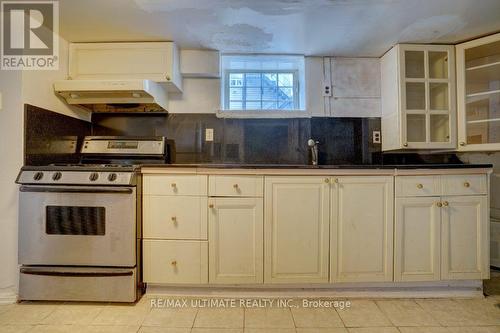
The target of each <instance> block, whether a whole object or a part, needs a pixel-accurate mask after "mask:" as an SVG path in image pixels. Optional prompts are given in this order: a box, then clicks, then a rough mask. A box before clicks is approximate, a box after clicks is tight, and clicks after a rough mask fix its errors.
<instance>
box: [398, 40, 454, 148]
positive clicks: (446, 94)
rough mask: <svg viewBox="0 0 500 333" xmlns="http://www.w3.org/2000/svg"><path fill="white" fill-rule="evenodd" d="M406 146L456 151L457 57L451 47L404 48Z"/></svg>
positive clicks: (401, 61)
mask: <svg viewBox="0 0 500 333" xmlns="http://www.w3.org/2000/svg"><path fill="white" fill-rule="evenodd" d="M399 52H400V53H399V58H400V84H401V86H400V91H401V113H402V117H401V122H402V124H401V128H402V132H403V136H402V138H403V142H402V144H403V147H405V148H412V149H419V148H455V146H456V130H455V121H456V117H455V113H456V108H455V104H456V103H455V86H454V85H455V74H454V73H455V64H454V59H455V54H454V48H453V46H448V45H400V47H399Z"/></svg>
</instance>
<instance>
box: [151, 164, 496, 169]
mask: <svg viewBox="0 0 500 333" xmlns="http://www.w3.org/2000/svg"><path fill="white" fill-rule="evenodd" d="M141 167H142V168H147V167H153V168H157V167H159V168H210V169H315V170H321V169H461V168H463V169H470V168H492V167H493V165H492V164H391V165H389V164H388V165H378V164H341V165H302V164H231V163H229V164H213V163H193V164H144V165H141Z"/></svg>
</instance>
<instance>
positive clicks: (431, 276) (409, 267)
mask: <svg viewBox="0 0 500 333" xmlns="http://www.w3.org/2000/svg"><path fill="white" fill-rule="evenodd" d="M440 200H441V198H440V197H421V198H397V199H396V223H395V246H394V280H395V281H436V280H439V279H440V275H441V272H440V267H441V265H440V260H441V257H440V252H441V208H440V207H438V205H437V203H439V202H440Z"/></svg>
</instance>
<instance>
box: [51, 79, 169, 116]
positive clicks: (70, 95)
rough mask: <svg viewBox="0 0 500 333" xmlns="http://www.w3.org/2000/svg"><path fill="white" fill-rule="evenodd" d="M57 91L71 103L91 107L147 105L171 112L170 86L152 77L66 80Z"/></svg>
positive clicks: (56, 86) (149, 107)
mask: <svg viewBox="0 0 500 333" xmlns="http://www.w3.org/2000/svg"><path fill="white" fill-rule="evenodd" d="M54 90H55V92H56V93H57V94H59V95H60V96H62V97H63V98H64V99H65V100H66V102H67V103H68V104H76V105H82V106H87V107H89V108H92V106H103V105H116V106H118V107H119V106H120V105H123V106H126V105H147V106H148V109H149V110H151V111H164V112H166V111H167V102H168V95H167V89H166V88H165V87H163V86H162V84H161V83H157V82H154V81H151V80H142V79H136V80H64V81H57V82H55V83H54Z"/></svg>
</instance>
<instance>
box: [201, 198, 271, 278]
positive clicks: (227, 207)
mask: <svg viewBox="0 0 500 333" xmlns="http://www.w3.org/2000/svg"><path fill="white" fill-rule="evenodd" d="M209 207H210V208H209V227H210V231H209V274H210V283H262V282H263V268H264V267H263V266H264V264H263V247H264V244H263V243H264V238H263V237H264V235H263V228H264V226H263V223H264V221H263V203H262V198H217V199H215V198H211V199H209Z"/></svg>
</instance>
